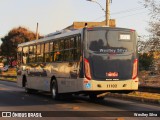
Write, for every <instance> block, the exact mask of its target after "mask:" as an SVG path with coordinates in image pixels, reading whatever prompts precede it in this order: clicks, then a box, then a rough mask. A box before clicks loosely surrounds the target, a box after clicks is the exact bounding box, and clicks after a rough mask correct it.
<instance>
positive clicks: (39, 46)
mask: <svg viewBox="0 0 160 120" xmlns="http://www.w3.org/2000/svg"><path fill="white" fill-rule="evenodd" d="M40 59H41V45H40V44H39V45H37V62H39V61H40Z"/></svg>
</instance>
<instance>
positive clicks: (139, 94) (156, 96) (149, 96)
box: [127, 91, 160, 100]
mask: <svg viewBox="0 0 160 120" xmlns="http://www.w3.org/2000/svg"><path fill="white" fill-rule="evenodd" d="M127 96H135V97H140V98H147V99H156V100H160V94H158V93H149V92H138V91H136V92H132V93H129V94H128V95H127Z"/></svg>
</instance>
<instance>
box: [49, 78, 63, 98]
mask: <svg viewBox="0 0 160 120" xmlns="http://www.w3.org/2000/svg"><path fill="white" fill-rule="evenodd" d="M51 94H52V98H53V99H54V100H60V98H61V94H60V93H58V86H57V81H56V80H53V81H52V84H51Z"/></svg>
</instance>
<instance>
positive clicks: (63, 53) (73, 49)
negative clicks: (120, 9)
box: [17, 27, 138, 99]
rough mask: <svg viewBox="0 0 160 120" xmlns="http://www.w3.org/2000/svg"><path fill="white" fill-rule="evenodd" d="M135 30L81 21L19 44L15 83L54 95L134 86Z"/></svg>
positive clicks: (94, 95)
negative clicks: (74, 26) (75, 26)
mask: <svg viewBox="0 0 160 120" xmlns="http://www.w3.org/2000/svg"><path fill="white" fill-rule="evenodd" d="M137 53H138V52H137V33H136V31H135V30H133V29H126V28H111V27H92V28H87V27H84V28H82V29H74V30H67V31H65V30H64V31H60V32H55V33H54V34H52V35H48V36H47V37H44V38H41V39H39V40H34V41H30V42H26V43H21V44H19V45H18V50H17V54H18V55H17V58H18V65H17V83H18V85H19V86H21V87H24V88H25V91H26V92H32V91H33V90H37V91H48V92H51V94H52V97H53V99H59V98H61V97H63V96H64V95H71V94H76V95H78V94H84V95H87V96H89V97H90V98H91V99H103V98H104V96H103V94H104V93H108V92H111V93H112V92H113V93H115V92H116V93H129V92H132V91H135V90H138V76H137V74H138V56H137Z"/></svg>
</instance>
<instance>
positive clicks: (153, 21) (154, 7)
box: [144, 0, 160, 51]
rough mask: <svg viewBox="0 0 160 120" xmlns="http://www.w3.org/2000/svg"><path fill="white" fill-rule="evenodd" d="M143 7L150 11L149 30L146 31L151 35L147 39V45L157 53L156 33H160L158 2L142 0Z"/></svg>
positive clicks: (158, 46)
mask: <svg viewBox="0 0 160 120" xmlns="http://www.w3.org/2000/svg"><path fill="white" fill-rule="evenodd" d="M144 6H145V7H146V8H148V9H149V11H150V13H149V15H150V21H149V28H148V29H147V30H148V31H149V32H150V34H151V37H150V38H149V43H150V45H151V47H150V49H151V50H154V51H159V50H160V35H158V34H157V33H158V32H159V31H160V1H159V0H144ZM159 33H160V32H159Z"/></svg>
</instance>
